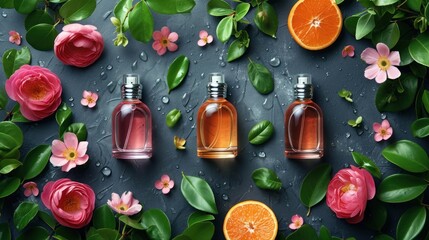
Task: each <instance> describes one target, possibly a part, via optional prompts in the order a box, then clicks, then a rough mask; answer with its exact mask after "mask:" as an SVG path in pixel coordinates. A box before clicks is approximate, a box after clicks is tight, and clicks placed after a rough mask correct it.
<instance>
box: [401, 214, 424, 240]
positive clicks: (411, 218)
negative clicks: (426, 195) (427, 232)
mask: <svg viewBox="0 0 429 240" xmlns="http://www.w3.org/2000/svg"><path fill="white" fill-rule="evenodd" d="M425 222H426V208H425V207H424V206H415V207H412V208H410V209H408V210H407V211H405V212H404V214H402V216H401V218H399V222H398V226H397V227H396V238H397V239H414V238H415V237H416V236H417V235H419V233H420V232H421V231H422V230H423V227H424V225H425Z"/></svg>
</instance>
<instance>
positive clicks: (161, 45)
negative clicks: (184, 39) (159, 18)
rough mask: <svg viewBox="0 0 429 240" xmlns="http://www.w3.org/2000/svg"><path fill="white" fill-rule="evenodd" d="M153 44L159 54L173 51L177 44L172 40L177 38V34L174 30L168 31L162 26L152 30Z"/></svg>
mask: <svg viewBox="0 0 429 240" xmlns="http://www.w3.org/2000/svg"><path fill="white" fill-rule="evenodd" d="M152 37H153V40H154V42H153V44H152V48H153V49H154V50H155V51H156V53H158V55H159V56H162V55H164V54H165V53H166V52H167V49H168V51H170V52H174V51H176V50H177V48H178V46H177V44H175V43H174V42H176V41H177V39H179V35H178V34H177V33H176V32H170V29H169V28H168V27H165V26H164V27H162V28H161V31H154V32H153V35H152Z"/></svg>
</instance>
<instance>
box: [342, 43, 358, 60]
mask: <svg viewBox="0 0 429 240" xmlns="http://www.w3.org/2000/svg"><path fill="white" fill-rule="evenodd" d="M341 55H342V56H343V58H345V57H347V56H349V57H354V56H355V47H353V46H352V45H347V46H345V47H344V48H343V51H342V52H341Z"/></svg>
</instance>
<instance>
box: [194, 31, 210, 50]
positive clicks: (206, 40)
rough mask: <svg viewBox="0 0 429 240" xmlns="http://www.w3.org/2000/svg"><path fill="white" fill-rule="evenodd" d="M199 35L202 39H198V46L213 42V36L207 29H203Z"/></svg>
mask: <svg viewBox="0 0 429 240" xmlns="http://www.w3.org/2000/svg"><path fill="white" fill-rule="evenodd" d="M199 35H200V40H198V46H200V47H203V46H205V45H206V44H210V43H211V42H213V36H212V35H209V34H208V33H207V31H205V30H201V31H200V34H199Z"/></svg>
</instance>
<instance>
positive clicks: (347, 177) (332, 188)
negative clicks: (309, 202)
mask: <svg viewBox="0 0 429 240" xmlns="http://www.w3.org/2000/svg"><path fill="white" fill-rule="evenodd" d="M374 196H375V183H374V179H373V178H372V176H371V174H370V173H369V172H368V171H367V170H365V169H360V168H357V167H355V166H351V168H347V169H341V170H340V171H339V172H338V173H337V174H335V176H334V177H333V178H332V179H331V181H330V182H329V185H328V191H327V193H326V204H327V205H328V207H329V208H331V210H332V211H334V212H335V214H336V215H337V218H345V219H346V220H347V222H349V223H359V222H361V221H362V219H363V217H364V213H365V208H366V203H367V201H368V200H371V199H372V198H374Z"/></svg>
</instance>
